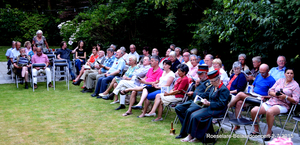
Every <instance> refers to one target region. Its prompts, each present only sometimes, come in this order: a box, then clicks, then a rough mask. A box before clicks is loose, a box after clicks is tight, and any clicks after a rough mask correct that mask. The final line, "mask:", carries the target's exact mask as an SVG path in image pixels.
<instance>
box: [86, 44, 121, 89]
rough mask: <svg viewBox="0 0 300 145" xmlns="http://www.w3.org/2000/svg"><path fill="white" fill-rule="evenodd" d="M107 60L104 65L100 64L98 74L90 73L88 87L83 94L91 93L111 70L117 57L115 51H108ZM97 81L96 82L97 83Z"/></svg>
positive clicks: (87, 80) (111, 49) (109, 49)
mask: <svg viewBox="0 0 300 145" xmlns="http://www.w3.org/2000/svg"><path fill="white" fill-rule="evenodd" d="M106 53H107V59H106V60H105V61H104V64H99V69H98V71H97V72H94V73H89V74H88V76H87V79H86V87H85V88H84V89H83V90H82V91H81V92H82V93H91V92H93V88H94V86H95V83H96V84H97V80H98V79H99V78H101V77H103V76H104V74H105V73H106V72H107V71H108V70H109V69H110V68H111V66H112V65H113V63H114V61H115V59H116V57H115V56H114V49H113V48H108V49H107V50H106ZM95 80H96V82H95Z"/></svg>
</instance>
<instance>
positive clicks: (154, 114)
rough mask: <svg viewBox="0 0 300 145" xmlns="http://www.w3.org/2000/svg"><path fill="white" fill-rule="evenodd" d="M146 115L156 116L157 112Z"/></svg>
mask: <svg viewBox="0 0 300 145" xmlns="http://www.w3.org/2000/svg"><path fill="white" fill-rule="evenodd" d="M145 116H147V117H150V116H156V113H152V114H145Z"/></svg>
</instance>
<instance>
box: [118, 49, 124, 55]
mask: <svg viewBox="0 0 300 145" xmlns="http://www.w3.org/2000/svg"><path fill="white" fill-rule="evenodd" d="M117 51H121V54H125V52H124V51H123V50H122V49H118V50H117Z"/></svg>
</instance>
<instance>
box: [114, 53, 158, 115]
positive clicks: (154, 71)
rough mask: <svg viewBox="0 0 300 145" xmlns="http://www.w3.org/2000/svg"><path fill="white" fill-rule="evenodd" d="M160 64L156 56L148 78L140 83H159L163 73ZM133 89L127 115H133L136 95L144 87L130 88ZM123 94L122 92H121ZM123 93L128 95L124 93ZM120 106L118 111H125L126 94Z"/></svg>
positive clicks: (152, 59) (121, 97)
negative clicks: (132, 109)
mask: <svg viewBox="0 0 300 145" xmlns="http://www.w3.org/2000/svg"><path fill="white" fill-rule="evenodd" d="M158 63H159V57H158V56H156V55H154V56H152V57H151V67H152V68H150V69H149V71H148V72H147V74H146V76H145V77H144V78H143V79H138V80H139V82H140V83H142V84H144V85H153V84H154V83H158V81H159V78H160V77H161V75H162V73H163V71H162V70H161V69H160V68H159V66H158ZM129 89H132V90H133V91H132V93H131V96H130V104H129V106H130V107H129V109H128V111H127V112H126V113H125V114H126V115H125V116H127V115H130V114H131V106H132V105H133V104H134V102H135V100H136V94H137V91H142V89H143V87H139V86H138V87H132V88H129ZM120 93H121V94H122V92H120ZM123 93H128V92H125V91H123ZM120 104H121V105H120V106H119V107H118V108H116V110H119V109H125V94H122V95H121V96H120Z"/></svg>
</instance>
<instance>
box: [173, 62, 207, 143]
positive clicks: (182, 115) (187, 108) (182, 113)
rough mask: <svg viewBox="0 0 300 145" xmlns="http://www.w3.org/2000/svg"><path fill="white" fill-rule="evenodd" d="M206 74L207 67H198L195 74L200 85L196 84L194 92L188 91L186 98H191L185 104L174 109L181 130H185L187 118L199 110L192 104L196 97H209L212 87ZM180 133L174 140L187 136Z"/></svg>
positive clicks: (198, 107)
mask: <svg viewBox="0 0 300 145" xmlns="http://www.w3.org/2000/svg"><path fill="white" fill-rule="evenodd" d="M207 72H208V66H207V65H200V66H198V71H197V74H198V77H199V79H200V84H199V85H198V84H196V89H195V91H190V92H188V93H187V95H188V96H192V98H191V99H190V100H189V101H186V102H185V103H183V104H181V105H177V106H176V107H175V112H176V114H177V116H178V118H179V120H180V123H181V124H182V129H183V128H185V125H186V124H185V123H184V122H187V121H188V116H190V115H191V114H192V113H193V112H194V111H196V110H199V109H201V107H200V106H198V105H197V104H195V103H194V99H195V97H196V95H198V96H200V97H202V98H206V99H207V98H208V96H209V92H210V90H211V88H212V85H211V84H210V82H209V80H208V77H207ZM182 131H183V130H181V131H180V133H179V135H178V136H176V139H179V138H184V137H185V136H187V134H186V133H184V132H182Z"/></svg>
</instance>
